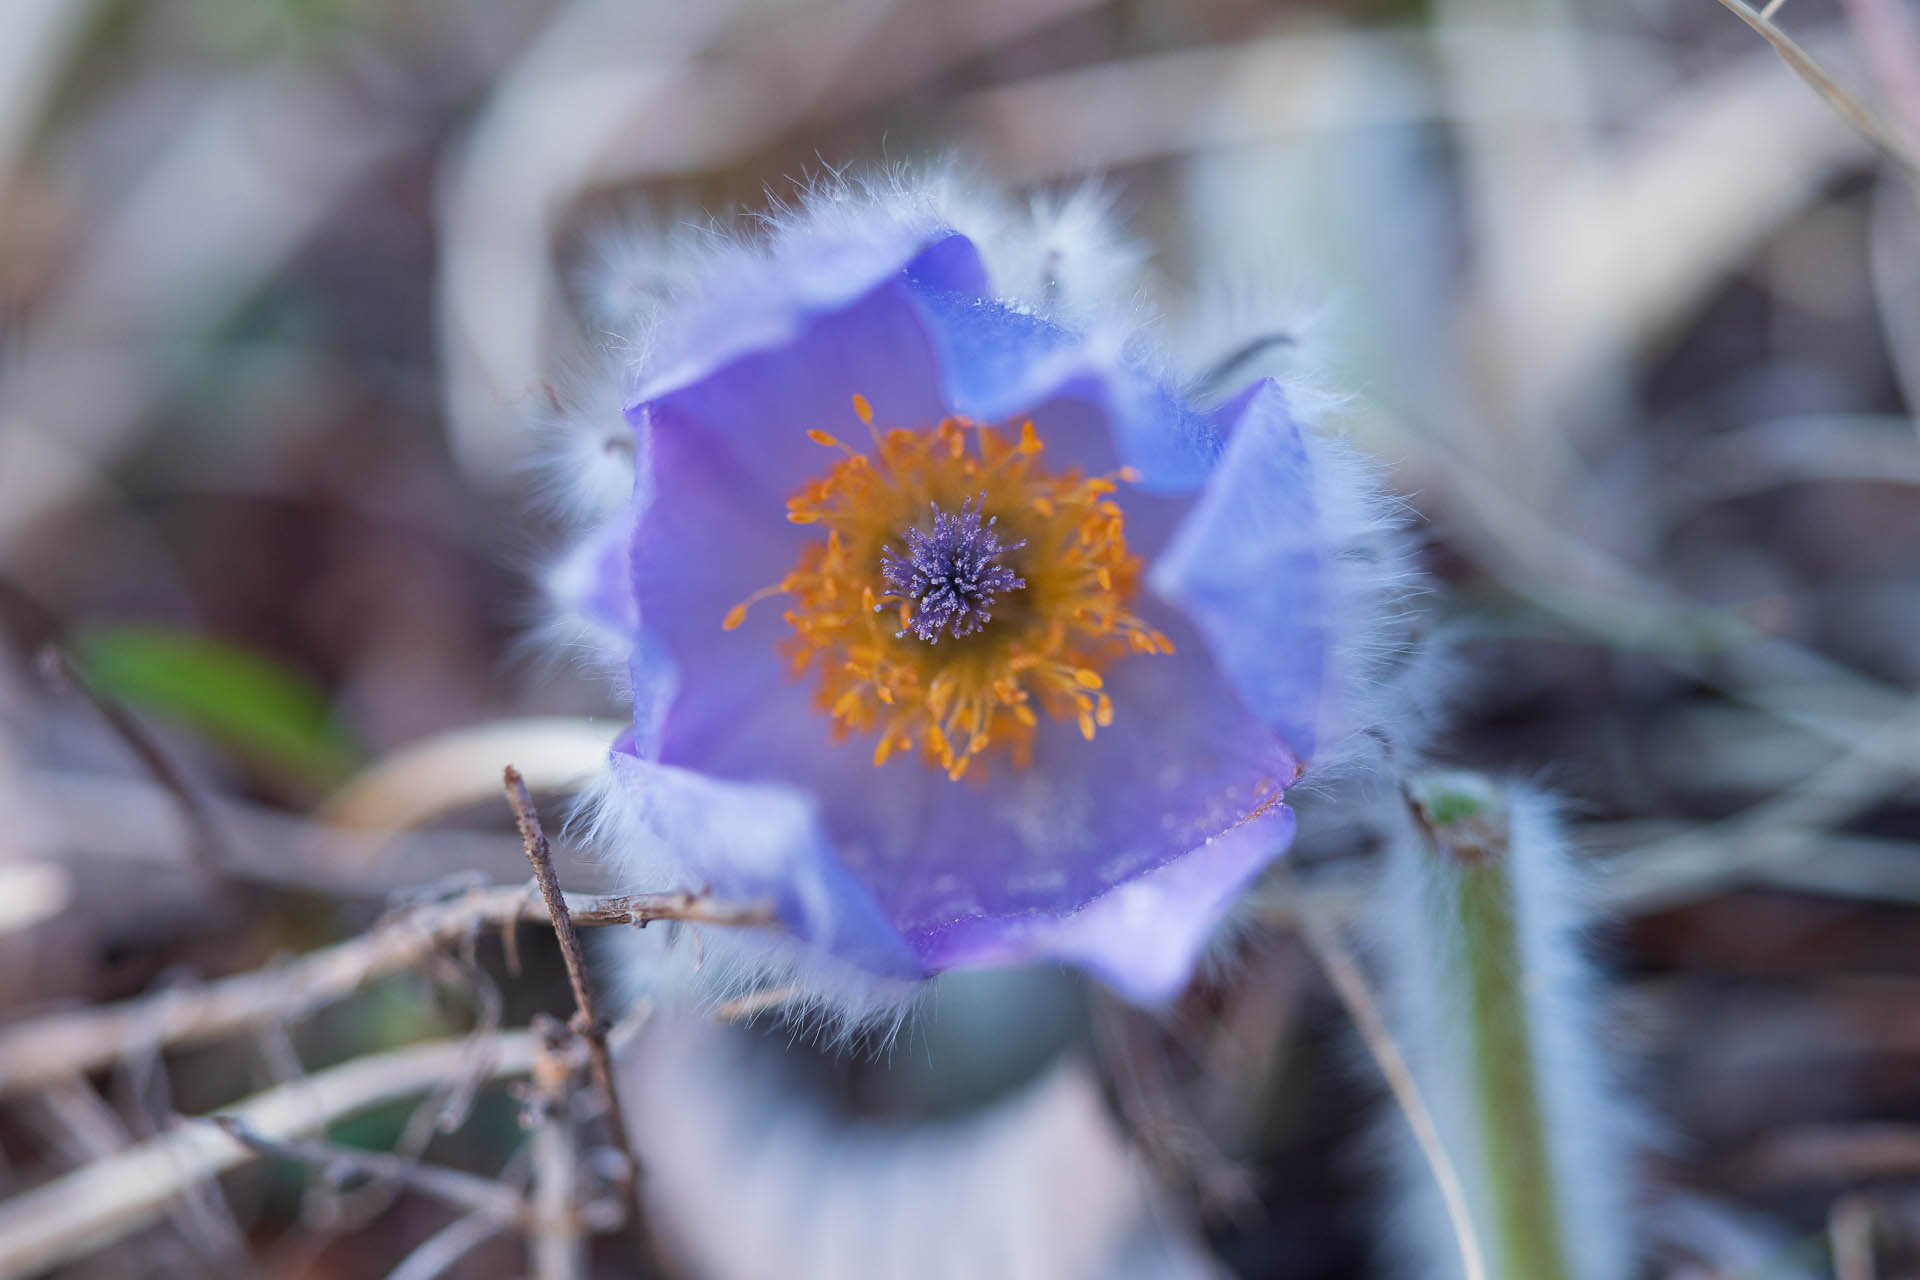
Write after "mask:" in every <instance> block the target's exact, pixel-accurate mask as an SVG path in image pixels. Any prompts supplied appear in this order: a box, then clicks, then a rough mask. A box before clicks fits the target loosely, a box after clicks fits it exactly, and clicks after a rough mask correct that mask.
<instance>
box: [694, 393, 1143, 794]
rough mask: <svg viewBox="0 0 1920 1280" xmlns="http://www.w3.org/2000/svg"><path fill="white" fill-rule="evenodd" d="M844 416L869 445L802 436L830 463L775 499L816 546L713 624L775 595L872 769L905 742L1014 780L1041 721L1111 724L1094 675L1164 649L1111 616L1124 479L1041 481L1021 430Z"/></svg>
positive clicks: (1125, 577) (1130, 577)
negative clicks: (867, 738) (860, 739)
mask: <svg viewBox="0 0 1920 1280" xmlns="http://www.w3.org/2000/svg"><path fill="white" fill-rule="evenodd" d="M853 404H854V410H855V412H856V413H857V414H858V415H859V417H860V420H861V421H862V422H863V423H865V424H866V426H867V427H868V429H869V431H870V433H871V435H872V438H873V441H872V448H871V451H870V452H868V453H862V452H859V451H857V450H855V449H853V448H851V447H849V446H847V445H845V444H842V443H841V442H840V441H839V440H837V439H835V438H834V437H833V436H831V435H829V434H828V433H826V432H824V431H810V432H808V433H807V434H808V435H809V436H810V437H811V438H812V439H813V440H814V442H815V443H817V444H820V445H824V446H826V447H828V448H833V449H838V450H839V451H840V452H841V453H842V454H843V455H844V456H843V457H842V458H841V459H840V461H838V462H837V463H835V464H834V465H833V466H832V467H831V468H830V469H829V470H828V471H827V472H826V473H825V474H823V475H821V476H820V477H818V478H816V479H814V480H811V481H809V482H808V483H807V484H805V485H803V486H802V487H801V488H800V490H799V492H797V493H796V494H794V495H793V497H791V498H789V499H788V500H787V519H789V520H791V521H793V522H794V523H795V524H805V525H811V524H818V525H820V526H822V527H823V528H824V530H825V533H826V536H825V537H824V538H823V539H820V540H819V541H816V542H813V543H811V544H809V545H808V546H807V547H806V548H805V549H803V550H802V552H801V554H800V559H799V562H798V563H797V564H796V565H795V566H794V568H793V570H792V571H791V572H790V573H788V574H787V575H786V577H784V578H782V579H781V580H780V581H779V582H777V583H774V584H772V585H770V586H768V587H766V588H764V589H762V590H760V591H758V592H755V593H754V595H753V596H751V597H750V598H748V599H747V600H745V601H742V602H741V603H740V604H738V605H735V606H734V607H733V608H732V609H731V610H729V611H728V613H727V616H726V618H725V619H724V620H723V622H722V626H723V627H724V628H725V629H727V630H729V631H731V630H733V629H734V628H735V627H738V626H739V625H740V624H741V623H742V622H743V621H745V619H746V614H747V609H748V608H749V607H750V606H751V605H752V604H754V603H755V602H756V601H758V600H761V599H765V598H767V597H769V596H776V595H784V596H786V597H787V598H788V607H787V610H786V613H785V618H786V621H787V623H788V625H789V626H790V627H791V628H792V629H793V631H792V635H791V636H790V637H789V639H788V640H787V641H786V642H785V644H784V646H783V651H784V652H785V654H786V655H787V657H788V658H789V660H790V661H791V663H792V666H793V671H794V673H795V674H796V675H798V676H806V675H808V674H811V675H812V676H813V677H814V678H815V679H816V680H817V682H818V689H817V691H816V694H815V699H814V700H815V704H816V705H817V706H819V707H820V709H821V710H822V711H823V712H825V713H827V714H828V715H829V716H831V717H832V720H833V725H834V730H835V733H836V735H837V736H844V735H845V734H848V733H877V734H878V740H877V742H876V744H875V746H874V752H873V762H874V763H875V764H876V765H879V764H884V763H885V762H886V761H887V759H888V758H889V757H891V756H892V755H894V754H895V753H896V752H912V751H914V750H916V748H917V749H918V752H919V754H920V757H921V759H922V760H923V761H925V762H926V763H927V764H929V765H932V766H936V767H938V768H941V769H944V770H945V771H946V773H947V775H948V776H949V777H952V778H958V777H960V776H961V775H962V774H964V773H965V772H966V771H967V769H968V767H969V765H971V764H972V762H973V760H974V758H975V757H976V756H978V755H980V754H982V753H983V752H985V751H987V750H989V749H1004V750H1005V751H1006V752H1007V754H1008V755H1009V757H1010V758H1011V760H1012V763H1013V765H1014V767H1016V768H1020V767H1024V766H1025V765H1026V764H1027V762H1028V761H1029V759H1030V758H1031V756H1032V748H1033V738H1034V734H1035V731H1036V729H1037V728H1038V726H1039V723H1040V716H1042V715H1045V716H1047V717H1049V718H1054V719H1069V720H1072V721H1074V722H1075V723H1076V724H1077V725H1078V727H1079V730H1080V733H1081V734H1082V736H1084V737H1087V738H1092V737H1093V736H1094V733H1095V731H1096V730H1097V729H1099V728H1101V727H1103V726H1106V725H1109V724H1111V723H1112V722H1113V714H1114V708H1113V700H1112V698H1111V697H1110V696H1109V695H1108V694H1107V693H1106V692H1105V690H1104V685H1105V680H1104V679H1103V677H1102V675H1101V672H1102V671H1104V670H1105V669H1106V668H1107V667H1109V666H1110V665H1112V664H1113V663H1114V662H1116V661H1119V660H1120V659H1122V658H1124V657H1126V656H1127V655H1129V654H1154V653H1161V654H1167V653H1172V652H1173V644H1172V642H1171V641H1169V640H1168V639H1167V637H1166V636H1164V635H1162V634H1161V633H1160V632H1159V631H1157V630H1155V629H1154V628H1152V627H1150V626H1148V625H1147V624H1146V623H1145V622H1143V621H1141V619H1140V618H1139V617H1137V616H1136V615H1134V614H1133V613H1132V612H1130V611H1129V609H1128V608H1127V605H1128V604H1129V602H1130V601H1131V600H1132V598H1133V596H1134V594H1135V593H1136V591H1137V589H1138V585H1139V577H1140V560H1139V557H1137V556H1134V555H1131V554H1130V553H1129V552H1128V551H1127V540H1126V532H1125V524H1126V521H1125V516H1124V513H1123V512H1122V510H1121V508H1120V505H1119V504H1118V503H1117V502H1115V501H1114V500H1113V497H1112V495H1113V493H1114V492H1115V491H1116V489H1117V488H1118V483H1117V482H1118V481H1121V480H1130V479H1133V476H1132V475H1131V474H1130V473H1128V472H1124V471H1122V472H1117V473H1115V474H1113V475H1105V476H1083V475H1081V474H1080V473H1079V472H1077V471H1071V470H1069V471H1062V472H1056V471H1052V470H1049V469H1048V468H1046V467H1044V466H1043V465H1041V462H1040V455H1041V453H1042V446H1041V443H1040V440H1039V437H1038V436H1037V435H1036V434H1035V432H1034V429H1033V424H1032V423H1031V422H1024V423H1021V424H1020V427H1019V433H1018V438H1017V439H1015V438H1012V437H1010V436H1009V434H1007V433H1006V432H1003V431H1001V430H997V429H995V428H992V427H984V426H981V425H979V424H977V423H974V422H972V421H969V420H968V419H965V418H958V417H955V418H947V419H945V420H943V421H942V422H941V423H940V424H939V425H938V426H936V427H934V428H933V429H932V430H927V431H908V430H903V429H899V428H895V429H892V430H887V431H880V430H876V429H874V428H873V410H872V408H871V407H870V406H869V405H868V403H867V401H866V400H865V399H864V398H863V397H860V396H855V397H854V399H853ZM989 512H990V513H992V514H988V513H989ZM989 624H991V625H989ZM942 639H945V640H946V641H947V643H945V644H942V643H940V641H941V640H942Z"/></svg>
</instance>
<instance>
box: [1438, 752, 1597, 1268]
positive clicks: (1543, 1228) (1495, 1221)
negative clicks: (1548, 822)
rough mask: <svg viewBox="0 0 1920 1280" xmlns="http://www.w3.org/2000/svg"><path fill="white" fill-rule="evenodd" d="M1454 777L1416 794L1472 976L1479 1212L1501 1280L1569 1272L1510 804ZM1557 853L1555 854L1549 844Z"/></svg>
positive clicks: (1458, 969)
mask: <svg viewBox="0 0 1920 1280" xmlns="http://www.w3.org/2000/svg"><path fill="white" fill-rule="evenodd" d="M1460 781H1461V780H1454V779H1449V780H1447V781H1446V782H1444V783H1435V784H1430V785H1429V786H1428V787H1427V788H1424V789H1423V791H1424V794H1422V795H1420V796H1418V797H1416V800H1415V812H1416V814H1417V815H1418V816H1419V819H1420V822H1421V825H1422V826H1423V827H1425V829H1426V832H1427V834H1428V836H1429V840H1428V845H1429V848H1428V850H1427V852H1428V854H1429V857H1428V858H1427V863H1428V866H1427V873H1426V875H1425V876H1424V877H1423V878H1424V879H1425V881H1426V884H1427V891H1428V896H1429V902H1428V907H1429V909H1430V910H1431V911H1432V912H1433V913H1434V914H1433V917H1432V919H1433V921H1434V923H1435V924H1436V925H1444V926H1445V927H1443V928H1442V929H1441V930H1440V934H1439V936H1440V937H1442V938H1444V939H1446V942H1445V943H1444V944H1443V945H1445V946H1446V947H1447V948H1448V949H1449V950H1450V952H1451V954H1448V955H1446V956H1444V957H1443V958H1442V959H1443V960H1444V963H1443V965H1442V966H1441V967H1442V970H1443V972H1446V973H1451V974H1455V975H1458V976H1459V977H1460V978H1461V979H1463V980H1464V981H1465V983H1466V991H1465V992H1464V996H1465V999H1464V1000H1462V1001H1460V1003H1459V1004H1458V1005H1456V1006H1455V1007H1456V1008H1459V1009H1460V1010H1461V1012H1462V1013H1463V1014H1464V1016H1465V1019H1466V1025H1465V1027H1464V1032H1465V1041H1466V1043H1465V1050H1466V1062H1465V1063H1464V1064H1463V1066H1464V1067H1465V1069H1466V1071H1467V1072H1468V1076H1469V1088H1470V1090H1471V1100H1472V1105H1473V1113H1474V1120H1475V1122H1476V1123H1477V1125H1478V1128H1479V1136H1480V1143H1479V1146H1480V1151H1481V1161H1482V1165H1483V1168H1482V1169H1481V1171H1480V1172H1481V1176H1482V1177H1483V1178H1484V1179H1485V1203H1484V1208H1483V1213H1484V1220H1485V1227H1486V1234H1487V1236H1488V1239H1489V1242H1490V1252H1491V1255H1492V1258H1491V1261H1493V1263H1494V1265H1495V1269H1496V1274H1497V1275H1498V1276H1499V1277H1501V1280H1570V1278H1571V1275H1572V1272H1571V1270H1570V1269H1569V1267H1568V1261H1567V1252H1566V1240H1565V1235H1564V1232H1563V1231H1562V1228H1561V1223H1560V1213H1559V1196H1558V1189H1557V1187H1556V1179H1555V1175H1554V1167H1553V1160H1552V1156H1551V1154H1550V1148H1549V1145H1548V1140H1547V1124H1546V1117H1545V1113H1544V1108H1543V1104H1542V1100H1541V1091H1540V1074H1539V1062H1538V1058H1537V1056H1536V1054H1535V1052H1534V1043H1533V1036H1532V1019H1531V1016H1530V1010H1529V1007H1528V1000H1527V985H1526V984H1527V972H1526V964H1525V957H1524V956H1523V955H1522V954H1521V947H1520V926H1519V919H1518V915H1517V912H1516V905H1517V900H1516V897H1515V894H1514V884H1513V850H1512V848H1511V847H1510V845H1509V841H1508V839H1507V835H1508V831H1507V823H1506V814H1505V811H1504V807H1503V806H1500V804H1499V801H1498V797H1497V796H1495V795H1493V794H1492V793H1491V792H1490V791H1489V790H1488V789H1486V788H1485V784H1483V783H1479V782H1478V780H1473V783H1472V785H1471V786H1462V785H1460ZM1549 852H1550V851H1549Z"/></svg>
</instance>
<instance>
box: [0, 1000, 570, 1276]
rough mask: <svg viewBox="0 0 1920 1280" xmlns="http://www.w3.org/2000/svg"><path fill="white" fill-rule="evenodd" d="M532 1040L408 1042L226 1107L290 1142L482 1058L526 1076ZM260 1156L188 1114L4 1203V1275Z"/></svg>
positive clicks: (497, 1069) (130, 1222)
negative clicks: (151, 1135) (155, 1134)
mask: <svg viewBox="0 0 1920 1280" xmlns="http://www.w3.org/2000/svg"><path fill="white" fill-rule="evenodd" d="M534 1047H535V1046H534V1041H533V1037H532V1036H531V1035H530V1034H528V1033H527V1032H524V1031H503V1032H498V1033H496V1034H494V1035H491V1036H487V1037H484V1038H479V1039H475V1038H472V1037H460V1038H454V1039H447V1040H433V1041H428V1042H426V1043H424V1044H416V1045H409V1046H407V1047H406V1048H404V1049H396V1050H394V1051H392V1052H391V1053H382V1054H376V1055H373V1056H370V1057H364V1058H357V1059H355V1060H354V1061H352V1062H348V1063H345V1064H344V1065H342V1066H338V1067H335V1068H333V1069H332V1070H329V1071H323V1072H320V1073H319V1074H317V1075H313V1076H310V1077H308V1078H307V1079H305V1080H302V1081H297V1082H295V1083H292V1084H285V1085H280V1086H278V1087H276V1088H273V1089H269V1090H268V1091H266V1092H265V1093H261V1094H257V1095H255V1096H254V1097H252V1098H249V1099H247V1100H246V1101H244V1102H241V1103H239V1104H238V1105H237V1106H234V1107H230V1108H227V1114H228V1115H229V1116H230V1117H231V1118H232V1119H234V1120H236V1121H237V1122H238V1123H240V1124H242V1125H244V1126H245V1127H246V1128H247V1130H248V1131H250V1132H252V1133H256V1134H260V1135H263V1136H265V1137H268V1138H272V1139H284V1138H286V1137H289V1136H291V1135H293V1134H296V1133H300V1132H304V1131H310V1130H313V1129H316V1128H319V1127H322V1126H324V1125H326V1124H328V1123H331V1122H332V1121H334V1120H338V1119H340V1118H342V1117H344V1116H349V1115H353V1114H355V1113H357V1112H361V1111H365V1110H366V1109H367V1108H369V1107H374V1106H379V1105H381V1104H382V1103H387V1102H392V1101H394V1100H396V1099H399V1098H406V1097H410V1096H412V1095H414V1094H417V1093H421V1092H423V1091H425V1090H427V1089H430V1088H433V1087H434V1086H435V1085H438V1084H441V1083H444V1082H445V1081H447V1080H449V1079H453V1078H455V1077H458V1076H460V1075H463V1074H465V1073H467V1072H469V1071H472V1070H474V1069H475V1065H476V1060H478V1062H479V1064H480V1065H481V1067H482V1068H483V1069H484V1070H485V1072H486V1074H487V1075H489V1076H490V1077H493V1078H499V1077H502V1076H512V1075H522V1074H524V1073H525V1072H526V1071H527V1069H528V1068H529V1066H531V1064H532V1062H533V1053H534ZM252 1154H253V1152H252V1151H251V1150H250V1149H249V1148H248V1147H247V1146H246V1145H245V1144H243V1143H241V1142H240V1141H238V1140H237V1139H235V1138H234V1137H233V1136H232V1135H231V1134H229V1133H228V1132H227V1131H225V1130H224V1129H222V1128H221V1127H219V1126H218V1125H213V1124H207V1123H205V1122H203V1121H198V1120H188V1121H183V1122H181V1123H179V1124H176V1125H174V1126H173V1127H172V1128H170V1129H168V1130H167V1131H166V1132H164V1133H162V1134H160V1135H159V1136H158V1137H155V1138H152V1139H149V1140H148V1141H146V1142H142V1143H139V1144H137V1145H136V1146H133V1147H130V1148H128V1149H127V1150H125V1151H122V1152H119V1153H117V1154H115V1155H112V1156H108V1157H107V1158H106V1159H103V1160H97V1161H95V1162H94V1163H92V1164H89V1165H87V1166H85V1167H84V1168H80V1169H76V1170H74V1171H73V1172H72V1173H69V1174H66V1175H64V1176H62V1177H59V1178H55V1179H54V1180H53V1181H51V1182H48V1183H45V1184H44V1185H42V1186H38V1187H35V1188H34V1189H33V1190H31V1191H28V1192H26V1193H24V1194H22V1195H19V1196H15V1197H14V1198H13V1199H11V1200H8V1201H5V1202H4V1203H0V1280H13V1278H14V1277H21V1276H30V1275H35V1274H37V1273H39V1272H41V1271H45V1270H47V1269H49V1268H51V1267H54V1266H57V1265H59V1264H60V1263H62V1262H64V1261H66V1260H68V1259H71V1258H77V1257H81V1256H84V1255H86V1254H88V1253H92V1252H94V1251H95V1250H98V1249H102V1248H104V1247H106V1246H107V1245H109V1244H112V1243H113V1242H114V1241H116V1240H120V1239H123V1238H125V1237H126V1236H128V1235H131V1234H132V1233H133V1232H135V1231H138V1230H139V1229H141V1228H142V1227H144V1226H146V1225H147V1224H148V1223H151V1222H153V1221H154V1220H155V1219H157V1218H159V1217H160V1216H162V1215H163V1214H164V1213H165V1211H166V1205H167V1204H168V1203H169V1202H170V1201H171V1200H172V1199H173V1198H174V1197H176V1196H178V1195H179V1194H180V1193H181V1192H182V1191H183V1190H185V1189H186V1188H188V1187H191V1186H193V1185H194V1184H196V1183H198V1182H199V1181H201V1180H202V1179H204V1178H210V1177H213V1176H215V1175H217V1174H219V1173H222V1172H225V1171H226V1170H228V1169H232V1168H234V1167H236V1166H238V1165H240V1164H243V1163H245V1162H246V1161H247V1160H248V1159H249V1158H251V1156H252Z"/></svg>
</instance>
